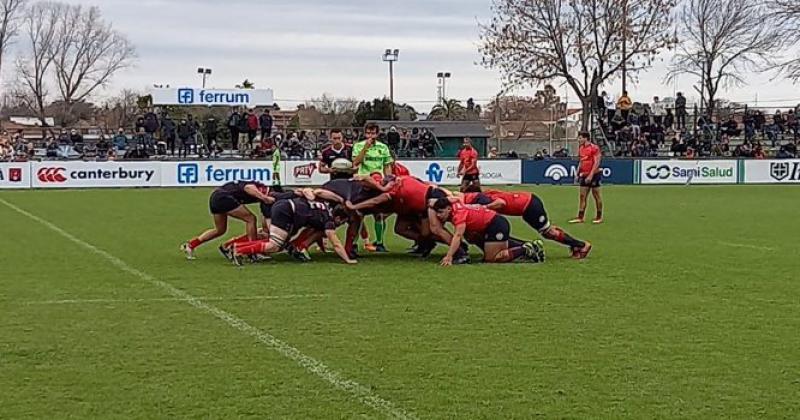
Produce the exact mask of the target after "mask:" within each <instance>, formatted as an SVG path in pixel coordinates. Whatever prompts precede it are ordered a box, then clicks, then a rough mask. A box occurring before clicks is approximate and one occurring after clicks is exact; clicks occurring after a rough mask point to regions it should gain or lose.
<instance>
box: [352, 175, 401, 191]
mask: <svg viewBox="0 0 800 420" xmlns="http://www.w3.org/2000/svg"><path fill="white" fill-rule="evenodd" d="M353 179H355V180H356V181H358V182H360V183H361V184H363V185H364V186H365V187H367V188H369V189H371V190H377V191H380V192H389V191H391V190H392V187H394V181H393V182H390V183H388V184H386V185H381V184H379V183H377V182H375V180H374V179H372V177H371V176H369V175H356V176H354V177H353Z"/></svg>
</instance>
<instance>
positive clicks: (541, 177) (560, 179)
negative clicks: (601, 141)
mask: <svg viewBox="0 0 800 420" xmlns="http://www.w3.org/2000/svg"><path fill="white" fill-rule="evenodd" d="M634 168H635V161H633V160H614V159H607V160H603V161H602V163H601V165H600V170H601V172H602V174H603V182H607V183H610V184H633V183H634V180H635V176H634V170H635V169H634ZM577 173H578V161H577V160H571V159H555V160H552V159H548V160H526V161H523V163H522V174H523V176H522V180H523V182H524V183H525V184H572V183H574V182H575V175H576V174H577Z"/></svg>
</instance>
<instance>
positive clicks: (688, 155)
mask: <svg viewBox="0 0 800 420" xmlns="http://www.w3.org/2000/svg"><path fill="white" fill-rule="evenodd" d="M695 157H696V155H695V151H694V148H693V147H687V148H686V159H694V158H695Z"/></svg>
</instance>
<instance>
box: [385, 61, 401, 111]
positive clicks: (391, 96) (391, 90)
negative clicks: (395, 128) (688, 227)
mask: <svg viewBox="0 0 800 420" xmlns="http://www.w3.org/2000/svg"><path fill="white" fill-rule="evenodd" d="M399 58H400V50H398V49H396V48H395V49H394V50H393V49H391V48H387V49H386V51H385V52H384V53H383V61H384V62H386V63H389V100H390V101H391V104H390V105H389V109H390V111H389V112H391V114H392V115H391V116H390V117H389V119H390V120H392V121H394V62H395V61H397V60H398V59H399Z"/></svg>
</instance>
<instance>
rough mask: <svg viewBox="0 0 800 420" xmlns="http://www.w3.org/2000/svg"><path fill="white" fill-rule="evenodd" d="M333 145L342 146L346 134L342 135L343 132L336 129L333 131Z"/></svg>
mask: <svg viewBox="0 0 800 420" xmlns="http://www.w3.org/2000/svg"><path fill="white" fill-rule="evenodd" d="M330 138H331V144H333V145H335V146H341V145H342V144H343V143H344V134H342V130H340V129H338V128H334V129H333V130H331V135H330Z"/></svg>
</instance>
